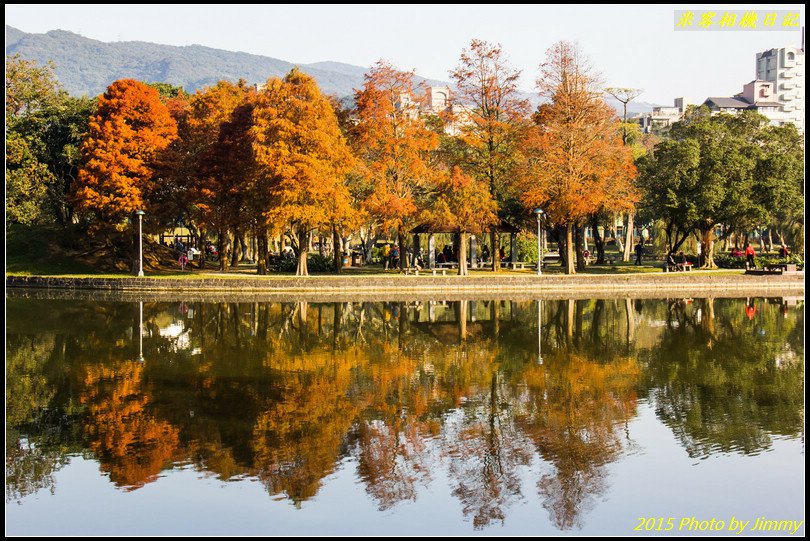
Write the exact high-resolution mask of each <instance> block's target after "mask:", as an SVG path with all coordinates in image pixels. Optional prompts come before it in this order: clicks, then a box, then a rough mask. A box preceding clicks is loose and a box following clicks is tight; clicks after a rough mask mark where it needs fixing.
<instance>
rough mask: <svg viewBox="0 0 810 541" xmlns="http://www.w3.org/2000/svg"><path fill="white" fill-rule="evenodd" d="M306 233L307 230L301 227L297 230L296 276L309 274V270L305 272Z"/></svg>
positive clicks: (307, 247)
mask: <svg viewBox="0 0 810 541" xmlns="http://www.w3.org/2000/svg"><path fill="white" fill-rule="evenodd" d="M308 235H309V232H308V231H307V230H305V229H304V228H303V227H301V228H300V229H299V230H298V267H297V268H296V269H295V275H296V276H309V272H307V252H309V239H308V238H307V236H308Z"/></svg>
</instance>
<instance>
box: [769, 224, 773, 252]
mask: <svg viewBox="0 0 810 541" xmlns="http://www.w3.org/2000/svg"><path fill="white" fill-rule="evenodd" d="M772 230H773V227H772V226H768V253H770V252H773V234H772V233H771V231H772Z"/></svg>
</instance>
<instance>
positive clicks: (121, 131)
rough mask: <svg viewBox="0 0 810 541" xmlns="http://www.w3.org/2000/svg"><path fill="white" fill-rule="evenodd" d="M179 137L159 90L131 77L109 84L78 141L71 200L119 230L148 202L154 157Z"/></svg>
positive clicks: (104, 224)
mask: <svg viewBox="0 0 810 541" xmlns="http://www.w3.org/2000/svg"><path fill="white" fill-rule="evenodd" d="M176 136H177V126H176V123H175V121H174V119H173V118H172V117H171V115H170V114H169V111H168V109H167V108H166V106H165V105H164V104H163V103H162V102H161V101H160V97H159V96H158V92H157V90H155V89H154V88H151V87H149V86H147V85H145V84H144V83H141V82H139V81H135V80H132V79H121V80H119V81H115V82H114V83H113V84H111V85H110V86H109V87H108V88H107V91H106V92H105V93H104V94H103V95H102V96H100V97H99V98H98V111H97V112H96V114H95V115H93V117H92V118H91V119H90V132H89V134H88V136H87V139H86V140H85V143H84V145H83V146H82V154H83V157H84V165H83V166H82V168H81V170H80V171H79V177H78V179H77V182H76V187H75V191H74V194H73V200H74V202H75V204H76V208H77V209H78V210H80V211H83V212H86V213H90V214H93V215H94V216H95V219H96V221H95V224H96V225H97V226H98V227H100V228H114V229H120V228H121V226H122V222H123V221H124V219H125V218H127V216H130V215H131V214H132V213H133V212H134V211H136V210H138V209H143V208H146V207H148V204H149V196H150V194H151V193H152V191H153V189H154V182H155V175H154V172H155V168H154V166H155V162H156V159H157V158H158V155H159V153H160V152H162V151H163V150H165V149H166V147H168V146H169V143H171V141H172V140H173V139H174V138H175V137H176Z"/></svg>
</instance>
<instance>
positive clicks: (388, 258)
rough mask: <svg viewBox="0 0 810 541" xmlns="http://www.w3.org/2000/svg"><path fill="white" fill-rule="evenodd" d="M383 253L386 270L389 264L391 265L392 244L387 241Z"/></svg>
mask: <svg viewBox="0 0 810 541" xmlns="http://www.w3.org/2000/svg"><path fill="white" fill-rule="evenodd" d="M382 255H383V262H384V264H385V267H384V268H385V270H388V265H389V263H391V245H390V244H387V243H386V244H385V245H384V246H383V249H382Z"/></svg>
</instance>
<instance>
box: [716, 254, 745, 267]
mask: <svg viewBox="0 0 810 541" xmlns="http://www.w3.org/2000/svg"><path fill="white" fill-rule="evenodd" d="M714 263H715V265H717V266H718V267H720V268H721V269H744V268H745V258H744V257H734V256H733V255H716V256H714Z"/></svg>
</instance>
